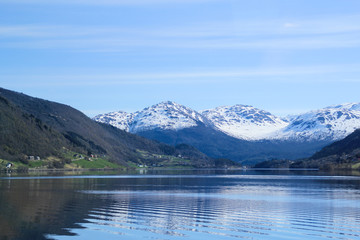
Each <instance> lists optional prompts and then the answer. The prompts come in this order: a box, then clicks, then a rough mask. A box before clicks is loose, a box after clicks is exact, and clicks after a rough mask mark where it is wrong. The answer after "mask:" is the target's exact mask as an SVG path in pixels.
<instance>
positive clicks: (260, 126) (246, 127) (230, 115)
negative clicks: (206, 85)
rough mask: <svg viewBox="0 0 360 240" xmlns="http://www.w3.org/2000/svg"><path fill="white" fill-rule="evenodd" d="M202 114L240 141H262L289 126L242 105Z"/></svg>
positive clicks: (267, 114)
mask: <svg viewBox="0 0 360 240" xmlns="http://www.w3.org/2000/svg"><path fill="white" fill-rule="evenodd" d="M201 113H202V114H203V115H204V116H205V117H206V118H208V119H209V120H210V121H212V122H213V123H214V125H215V126H216V127H217V128H218V129H220V130H221V131H222V132H224V133H226V134H228V135H231V136H233V137H236V138H240V139H248V140H258V139H262V138H264V137H265V136H266V135H268V134H270V133H271V132H274V131H277V130H279V129H281V128H284V127H285V126H287V124H288V123H287V122H285V121H283V120H282V119H280V118H278V117H276V116H274V115H272V114H271V113H269V112H266V111H264V110H260V109H258V108H255V107H253V106H249V105H242V104H237V105H234V106H221V107H217V108H215V109H209V110H205V111H202V112H201Z"/></svg>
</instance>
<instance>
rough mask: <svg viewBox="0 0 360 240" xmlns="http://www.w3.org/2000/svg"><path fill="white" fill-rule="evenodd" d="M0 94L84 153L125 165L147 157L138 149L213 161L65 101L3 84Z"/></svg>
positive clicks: (195, 161)
mask: <svg viewBox="0 0 360 240" xmlns="http://www.w3.org/2000/svg"><path fill="white" fill-rule="evenodd" d="M0 96H2V98H3V99H7V101H8V102H11V103H13V104H14V105H16V106H17V107H18V108H19V109H21V111H23V112H24V113H26V114H27V115H29V116H31V117H32V118H34V119H39V120H40V121H41V122H42V123H43V124H45V125H47V126H50V127H51V128H52V129H54V130H56V131H58V132H59V133H61V134H60V135H62V136H61V138H62V141H65V143H68V144H69V143H70V144H71V146H73V147H77V148H80V149H82V150H83V151H85V152H87V154H101V155H106V156H108V157H109V159H110V160H111V161H114V162H117V163H119V164H122V165H124V166H128V162H134V163H140V162H144V161H145V162H146V161H147V162H149V161H150V160H149V159H148V158H149V155H148V154H139V151H141V152H142V153H144V152H148V153H151V154H153V155H152V156H151V159H153V158H154V156H155V155H173V156H178V155H183V156H184V155H185V156H187V158H188V159H191V160H193V162H192V164H193V165H194V166H206V165H208V166H213V165H214V164H215V162H214V160H213V159H211V158H209V157H207V156H206V155H205V154H203V153H201V152H199V151H198V150H196V149H194V148H191V147H187V148H186V149H184V148H182V147H171V146H168V145H166V144H163V143H158V142H155V141H153V140H149V139H146V138H143V137H141V136H137V135H134V134H130V133H127V132H125V131H122V130H119V129H117V128H115V127H112V126H109V125H106V124H101V123H98V122H95V121H93V120H92V119H90V118H89V117H87V116H86V115H84V114H83V113H81V112H80V111H78V110H76V109H74V108H72V107H70V106H67V105H64V104H59V103H55V102H51V101H47V100H43V99H39V98H34V97H30V96H27V95H25V94H22V93H17V92H14V91H10V90H6V89H3V88H0ZM64 139H65V140H64ZM43 146H46V144H43ZM56 146H58V145H56ZM154 154H155V155H154ZM155 157H156V156H155ZM150 162H151V161H150Z"/></svg>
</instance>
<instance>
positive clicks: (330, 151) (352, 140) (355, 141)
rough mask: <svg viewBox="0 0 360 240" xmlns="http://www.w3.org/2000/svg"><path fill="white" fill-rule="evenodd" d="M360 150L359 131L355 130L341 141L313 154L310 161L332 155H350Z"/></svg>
mask: <svg viewBox="0 0 360 240" xmlns="http://www.w3.org/2000/svg"><path fill="white" fill-rule="evenodd" d="M357 149H360V129H357V130H355V131H354V132H353V133H352V134H350V135H349V136H347V137H346V138H344V139H343V140H340V141H337V142H334V143H332V144H330V145H328V146H326V147H324V148H323V149H321V150H320V151H319V152H317V153H315V154H314V155H313V156H312V157H311V158H310V159H320V158H324V157H328V156H332V155H343V154H350V153H352V152H354V151H356V150H357Z"/></svg>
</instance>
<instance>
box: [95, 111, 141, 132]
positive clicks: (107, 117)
mask: <svg viewBox="0 0 360 240" xmlns="http://www.w3.org/2000/svg"><path fill="white" fill-rule="evenodd" d="M93 119H94V120H95V121H97V122H102V123H106V124H110V125H112V126H114V127H117V128H120V129H121V130H125V131H127V132H129V130H130V123H131V122H132V121H133V119H134V114H133V113H127V112H123V111H118V112H111V113H106V114H100V115H97V116H95V117H94V118H93Z"/></svg>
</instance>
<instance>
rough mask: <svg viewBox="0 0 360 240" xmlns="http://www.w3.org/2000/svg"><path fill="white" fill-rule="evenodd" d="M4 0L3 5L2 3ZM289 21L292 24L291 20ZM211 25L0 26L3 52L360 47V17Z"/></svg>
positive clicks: (233, 22)
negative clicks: (7, 50) (34, 50)
mask: <svg viewBox="0 0 360 240" xmlns="http://www.w3.org/2000/svg"><path fill="white" fill-rule="evenodd" d="M0 1H1V0H0ZM290 20H291V19H290ZM290 20H289V19H281V20H273V21H266V22H241V21H228V22H208V23H198V24H195V23H194V24H193V25H191V26H172V27H171V28H170V27H169V28H168V27H163V28H162V29H158V28H155V27H154V28H153V29H151V27H148V28H146V29H144V28H132V29H129V28H119V27H112V26H95V27H90V26H66V25H2V26H1V25H0V37H1V39H0V42H1V45H0V48H35V49H41V48H43V49H52V48H56V49H70V50H75V51H94V52H107V51H109V52H116V51H124V50H128V49H129V48H139V47H144V48H149V47H155V48H173V49H182V48H189V49H322V48H353V47H360V25H359V24H357V23H358V22H360V15H354V16H338V17H333V18H329V17H328V18H322V19H313V20H296V19H293V20H292V21H290Z"/></svg>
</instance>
